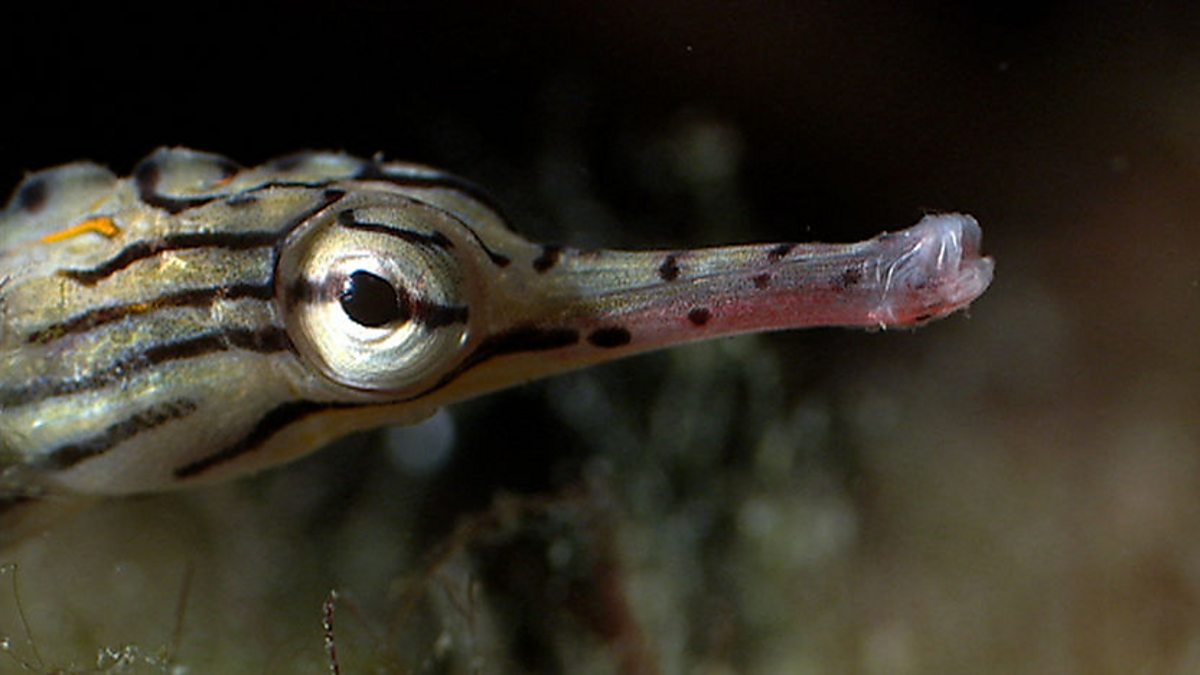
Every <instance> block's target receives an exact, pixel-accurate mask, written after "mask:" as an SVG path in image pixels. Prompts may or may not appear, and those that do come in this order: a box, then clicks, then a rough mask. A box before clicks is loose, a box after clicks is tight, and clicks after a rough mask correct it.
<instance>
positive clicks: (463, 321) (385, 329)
mask: <svg viewBox="0 0 1200 675" xmlns="http://www.w3.org/2000/svg"><path fill="white" fill-rule="evenodd" d="M357 211H359V212H364V213H370V214H371V220H372V222H397V223H400V224H402V225H403V226H404V227H405V228H406V231H414V230H415V227H414V225H424V223H416V222H413V220H412V218H413V217H412V216H411V215H407V216H406V215H405V213H404V212H402V211H401V210H399V209H386V210H385V209H378V210H376V209H370V210H369V211H368V210H367V209H358V210H357ZM405 217H407V218H408V220H404V218H405ZM398 226H399V225H398ZM426 227H428V226H427V225H426ZM431 239H432V235H430V240H431ZM423 242H425V240H424V239H422V240H418V241H412V240H408V239H404V238H400V237H396V236H389V235H388V234H387V232H386V231H375V230H364V229H361V228H347V227H344V226H341V225H339V223H338V220H337V218H336V214H333V215H331V216H330V217H326V218H323V219H322V220H321V221H319V222H312V223H308V224H306V225H305V227H304V228H302V229H301V230H298V231H297V232H295V233H293V236H292V237H291V238H289V240H288V241H287V242H286V243H285V245H284V249H283V251H282V252H281V257H280V262H279V267H278V270H277V277H276V284H277V288H279V289H280V297H281V298H282V301H281V308H282V311H283V317H284V323H285V326H286V329H287V332H288V336H289V337H290V338H291V339H292V343H293V344H294V345H295V346H296V350H297V352H299V354H300V357H301V361H302V363H303V364H305V365H307V366H310V367H311V368H312V369H313V370H314V371H316V373H317V374H319V375H320V376H321V377H320V378H318V379H315V380H310V382H311V384H312V386H317V387H322V388H327V387H328V386H329V384H332V385H334V386H335V387H336V388H338V389H339V390H340V391H341V392H343V393H342V394H335V395H336V396H343V395H345V394H346V393H351V392H356V393H353V397H354V398H360V397H361V396H362V395H363V394H368V395H379V396H384V397H395V396H402V395H404V394H405V393H408V392H410V391H416V390H419V389H421V388H422V387H423V386H427V385H428V382H429V381H430V380H431V379H433V378H435V377H436V376H437V374H438V373H440V372H443V371H444V370H445V369H446V368H448V367H450V366H451V365H452V364H453V363H455V362H457V360H458V359H459V358H461V355H462V351H463V348H464V346H465V345H466V344H467V342H468V334H469V326H468V317H467V306H468V304H469V303H468V296H469V295H471V294H472V290H473V287H471V286H470V285H469V284H468V282H467V281H466V276H465V273H464V270H463V269H462V263H461V261H459V260H458V259H457V257H456V256H455V255H454V253H453V250H454V249H453V247H449V246H447V247H442V246H434V245H430V244H428V243H423ZM322 382H324V383H327V384H322ZM347 390H349V391H347ZM325 395H330V394H329V393H326V394H325Z"/></svg>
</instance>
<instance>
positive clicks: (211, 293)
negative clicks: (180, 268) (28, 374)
mask: <svg viewBox="0 0 1200 675" xmlns="http://www.w3.org/2000/svg"><path fill="white" fill-rule="evenodd" d="M274 294H275V291H274V289H272V288H271V286H270V285H269V284H233V285H231V286H210V287H208V288H190V289H187V290H184V291H179V292H176V293H170V294H167V295H160V296H158V297H156V298H150V299H149V300H145V301H142V302H131V303H126V304H123V305H110V306H108V307H101V308H100V309H94V310H92V311H90V312H85V313H83V314H79V315H78V316H74V317H72V318H70V319H67V320H66V321H63V322H61V323H56V324H53V325H50V326H47V327H45V328H43V329H41V330H39V331H36V332H34V333H31V334H30V335H29V337H28V338H26V340H25V341H26V342H27V343H29V344H47V343H49V342H52V341H54V340H57V339H59V338H61V337H63V336H66V335H71V334H73V333H85V332H87V331H89V330H91V329H93V328H95V327H97V326H102V325H104V324H106V323H112V322H114V321H120V320H121V319H123V318H125V317H127V316H133V315H140V314H148V313H150V312H154V311H157V310H160V309H165V308H167V307H204V306H208V305H212V304H214V303H217V302H219V301H221V300H240V299H242V298H253V299H256V300H270V299H271V298H272V297H273V296H274Z"/></svg>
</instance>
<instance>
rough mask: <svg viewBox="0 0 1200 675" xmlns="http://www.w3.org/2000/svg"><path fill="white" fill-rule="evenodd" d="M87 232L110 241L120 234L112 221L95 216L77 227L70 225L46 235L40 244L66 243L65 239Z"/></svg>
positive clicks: (105, 217) (119, 229) (108, 218)
mask: <svg viewBox="0 0 1200 675" xmlns="http://www.w3.org/2000/svg"><path fill="white" fill-rule="evenodd" d="M88 232H95V233H96V234H99V235H103V236H104V237H107V238H108V239H112V238H113V237H115V236H117V235H118V234H121V228H119V227H117V224H116V223H115V222H113V219H112V218H110V217H108V216H96V217H95V218H88V219H87V220H85V221H83V222H81V223H79V224H78V225H72V226H71V227H68V228H67V229H65V230H59V231H58V232H54V233H52V234H48V235H46V236H44V237H42V243H43V244H54V243H57V242H60V241H66V240H67V239H72V238H74V237H78V236H80V235H82V234H86V233H88Z"/></svg>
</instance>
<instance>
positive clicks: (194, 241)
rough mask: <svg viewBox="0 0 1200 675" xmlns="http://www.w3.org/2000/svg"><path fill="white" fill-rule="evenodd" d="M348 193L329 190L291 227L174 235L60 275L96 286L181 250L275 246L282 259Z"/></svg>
mask: <svg viewBox="0 0 1200 675" xmlns="http://www.w3.org/2000/svg"><path fill="white" fill-rule="evenodd" d="M344 196H346V193H345V192H343V191H341V190H327V191H326V192H325V194H324V195H323V197H322V199H321V202H320V203H318V204H317V205H315V206H313V207H312V208H310V209H307V210H305V211H304V212H302V213H300V214H299V215H297V216H296V217H295V218H294V219H292V220H291V221H290V222H289V223H288V224H287V225H285V226H284V227H282V228H280V229H279V230H278V231H274V232H271V231H251V232H230V233H226V232H187V233H183V234H174V235H168V236H166V237H163V238H162V239H154V240H150V241H139V242H134V243H132V244H130V245H129V246H126V247H125V248H123V249H121V251H120V252H119V253H117V255H115V256H113V257H112V258H110V259H108V260H107V261H106V262H103V263H101V264H100V265H98V266H96V267H93V268H91V269H84V270H60V271H59V274H61V275H63V276H65V277H67V278H69V279H73V280H74V281H77V282H79V283H81V284H83V285H85V286H94V285H96V284H97V283H98V282H100V281H102V280H103V279H105V278H107V277H109V276H112V275H113V274H115V273H117V272H119V271H121V270H123V269H125V268H126V267H129V266H130V265H132V264H133V263H135V262H137V261H139V260H145V259H146V258H152V257H155V256H157V255H159V254H160V253H165V252H167V251H180V250H186V249H197V248H223V249H227V250H231V251H240V250H248V249H252V248H259V247H263V246H271V245H274V246H275V251H274V258H275V259H278V255H279V246H280V245H281V244H282V242H283V240H284V239H285V238H286V237H287V235H288V234H290V233H291V231H292V230H294V229H296V228H297V227H299V226H300V225H301V224H303V223H305V222H306V221H308V220H309V219H310V218H312V217H313V216H315V215H317V214H318V213H320V212H322V211H324V210H325V209H326V208H328V207H329V206H331V205H333V204H334V203H336V202H337V201H338V200H340V199H341V198H342V197H344Z"/></svg>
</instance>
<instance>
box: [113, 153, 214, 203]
mask: <svg viewBox="0 0 1200 675" xmlns="http://www.w3.org/2000/svg"><path fill="white" fill-rule="evenodd" d="M225 161H226V162H228V166H227V165H225V164H221V165H220V167H221V171H222V172H226V173H225V175H227V176H228V175H231V174H230V172H235V171H237V165H235V164H233V163H232V162H229V160H225ZM161 178H162V167H161V166H159V165H158V161H157V159H156V157H155V156H153V155H152V156H150V157H147V158H146V159H143V160H142V161H141V162H139V163H138V165H137V166H135V167H134V168H133V181H134V184H136V185H137V190H138V197H139V198H140V199H141V200H142V201H143V202H145V203H146V204H149V205H150V206H153V207H155V208H159V209H163V210H164V211H166V212H167V213H170V214H171V215H175V214H178V213H182V212H184V211H187V210H188V209H194V208H196V207H199V206H204V205H205V204H207V203H209V202H211V201H213V200H214V199H216V198H217V197H218V196H219V195H201V196H196V197H168V196H167V195H164V194H161V193H159V191H158V182H159V180H160V179H161Z"/></svg>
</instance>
